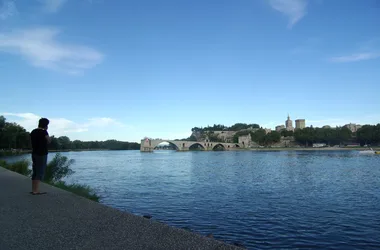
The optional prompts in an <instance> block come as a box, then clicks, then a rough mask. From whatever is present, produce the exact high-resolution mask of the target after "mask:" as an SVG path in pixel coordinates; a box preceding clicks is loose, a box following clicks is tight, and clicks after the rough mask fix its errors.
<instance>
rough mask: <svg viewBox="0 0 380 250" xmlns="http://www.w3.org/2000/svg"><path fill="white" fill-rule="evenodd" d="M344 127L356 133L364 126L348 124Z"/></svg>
mask: <svg viewBox="0 0 380 250" xmlns="http://www.w3.org/2000/svg"><path fill="white" fill-rule="evenodd" d="M344 127H346V128H348V129H349V130H351V132H352V133H355V132H356V131H358V129H360V128H361V127H362V126H361V125H359V124H355V123H350V124H346V125H344Z"/></svg>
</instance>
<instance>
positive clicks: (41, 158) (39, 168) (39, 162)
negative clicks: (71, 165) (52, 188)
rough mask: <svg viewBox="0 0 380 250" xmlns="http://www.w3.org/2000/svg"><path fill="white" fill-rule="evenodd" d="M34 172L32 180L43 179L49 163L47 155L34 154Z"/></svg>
mask: <svg viewBox="0 0 380 250" xmlns="http://www.w3.org/2000/svg"><path fill="white" fill-rule="evenodd" d="M32 161H33V168H32V169H33V173H32V180H39V181H41V180H43V178H44V174H45V169H46V165H47V155H36V154H32Z"/></svg>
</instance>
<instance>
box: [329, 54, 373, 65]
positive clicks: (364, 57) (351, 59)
mask: <svg viewBox="0 0 380 250" xmlns="http://www.w3.org/2000/svg"><path fill="white" fill-rule="evenodd" d="M379 57H380V53H376V52H366V53H357V54H352V55H348V56H338V57H332V58H330V61H331V62H336V63H347V62H358V61H364V60H371V59H376V58H379Z"/></svg>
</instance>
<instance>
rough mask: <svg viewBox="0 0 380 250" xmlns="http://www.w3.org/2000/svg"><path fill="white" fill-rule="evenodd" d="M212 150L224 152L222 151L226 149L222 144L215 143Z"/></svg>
mask: <svg viewBox="0 0 380 250" xmlns="http://www.w3.org/2000/svg"><path fill="white" fill-rule="evenodd" d="M212 150H215V151H224V150H226V147H225V146H224V145H223V144H221V143H217V144H215V145H214V146H213V147H212Z"/></svg>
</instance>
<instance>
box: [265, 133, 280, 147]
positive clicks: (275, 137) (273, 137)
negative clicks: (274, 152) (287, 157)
mask: <svg viewBox="0 0 380 250" xmlns="http://www.w3.org/2000/svg"><path fill="white" fill-rule="evenodd" d="M266 137H267V139H266V141H267V143H268V144H272V143H276V142H279V141H280V140H281V134H280V133H279V132H277V131H272V132H270V133H268V134H267V135H266Z"/></svg>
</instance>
